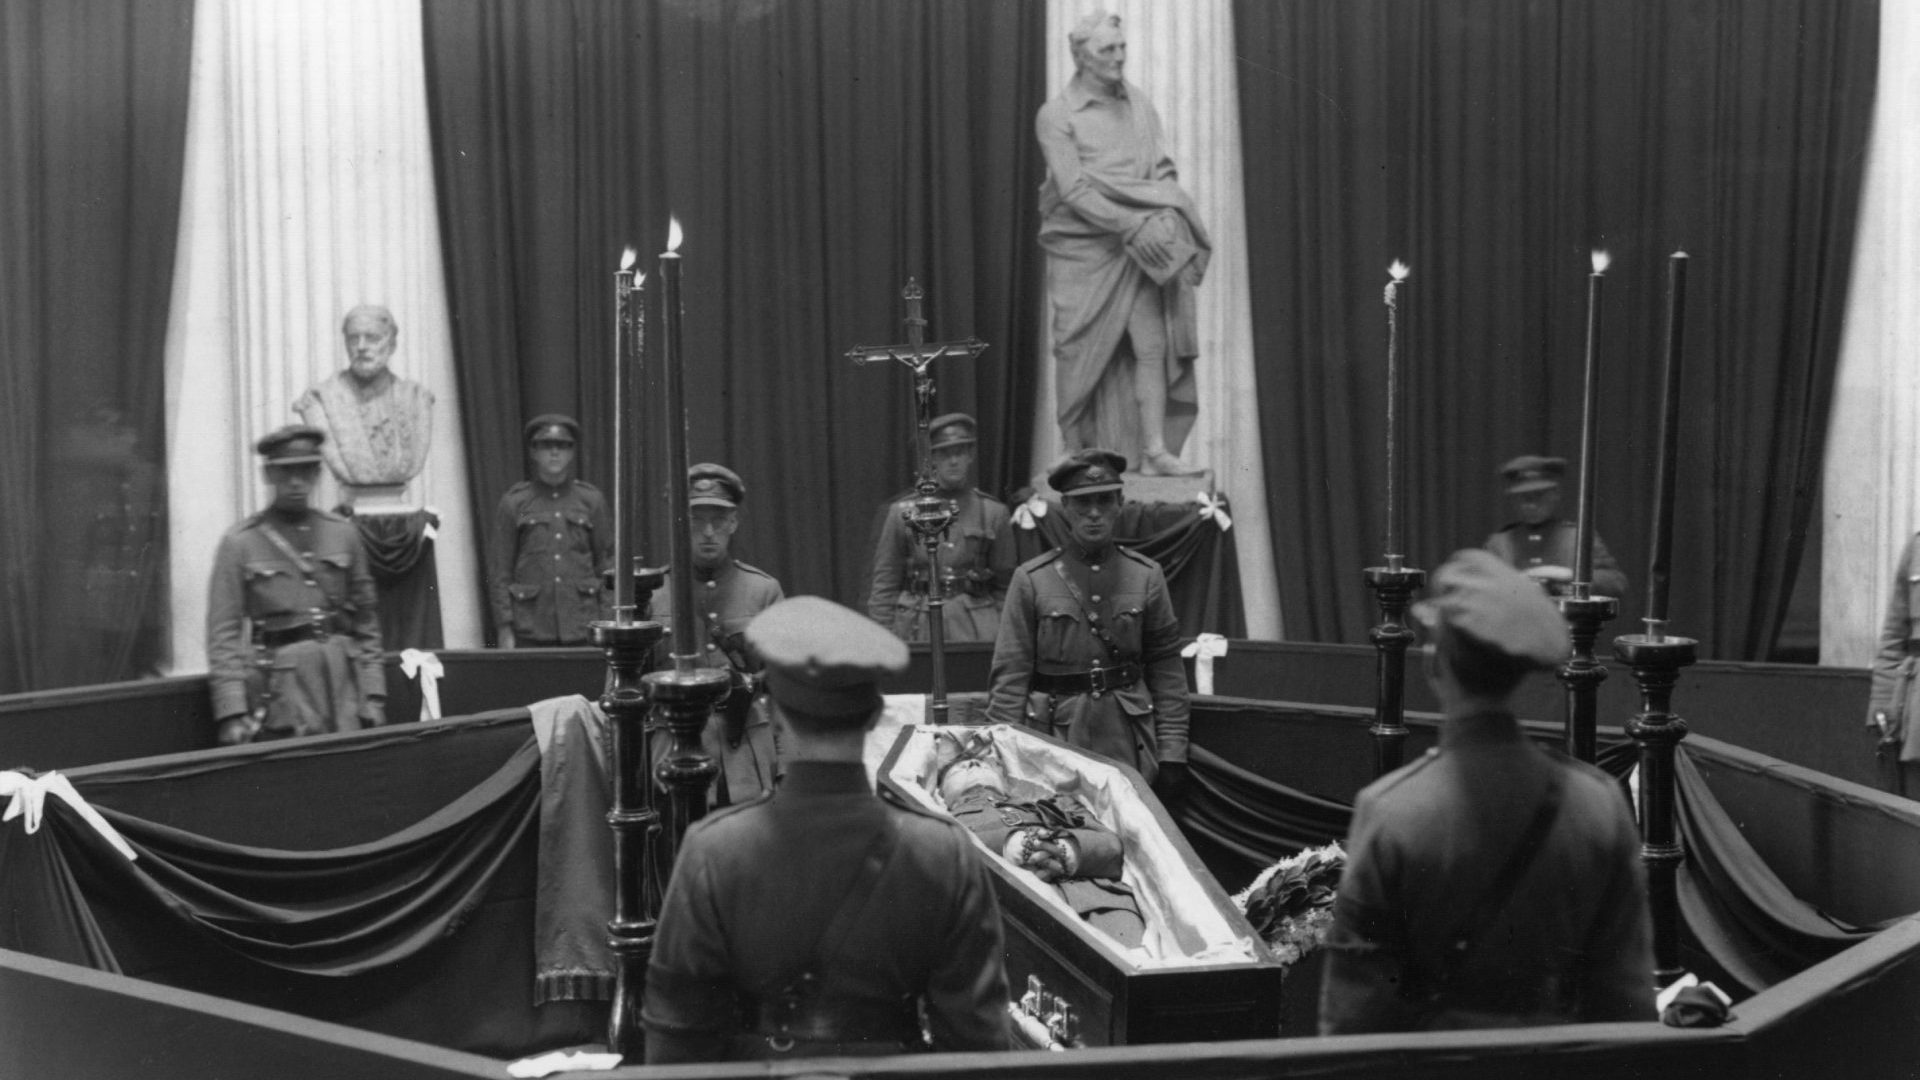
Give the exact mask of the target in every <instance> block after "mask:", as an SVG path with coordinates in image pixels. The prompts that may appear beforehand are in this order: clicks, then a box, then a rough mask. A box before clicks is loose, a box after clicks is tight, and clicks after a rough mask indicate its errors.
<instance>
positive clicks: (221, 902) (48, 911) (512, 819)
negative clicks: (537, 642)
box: [0, 739, 540, 977]
mask: <svg viewBox="0 0 1920 1080" xmlns="http://www.w3.org/2000/svg"><path fill="white" fill-rule="evenodd" d="M346 783H347V780H346V779H345V778H344V777H343V778H342V785H343V786H345V785H346ZM539 795H540V751H539V748H538V747H537V746H536V745H535V743H534V740H532V739H528V740H527V742H526V744H525V745H524V746H523V747H521V748H520V750H519V751H518V752H517V753H515V754H514V755H513V756H512V757H511V758H509V759H508V760H507V761H506V762H505V763H504V764H502V765H501V766H500V768H499V769H498V770H496V771H495V772H494V773H493V774H492V775H491V776H489V777H487V778H486V779H485V780H483V781H482V782H480V783H479V784H476V785H475V786H474V787H473V788H472V789H471V790H470V791H468V792H466V793H465V794H463V795H461V796H460V797H459V798H457V799H455V800H454V801H452V802H450V803H448V804H447V805H446V806H444V807H442V808H440V809H439V810H436V811H435V812H434V813H432V814H431V815H429V816H428V817H426V818H425V819H424V820H422V821H420V822H418V823H416V824H414V825H411V826H408V827H406V828H403V829H400V830H398V831H396V832H394V833H392V834H390V835H388V836H385V837H382V838H380V839H378V840H374V841H370V842H368V843H364V844H357V845H352V846H348V847H343V848H335V849H329V850H321V851H295V850H281V849H271V848H262V847H254V846H248V845H241V844H231V843H226V842H224V841H220V840H215V839H212V838H210V837H206V836H200V835H197V834H193V833H188V832H185V831H182V830H180V829H176V828H172V827H169V826H166V825H162V824H157V823H154V822H150V821H145V820H142V819H140V818H136V817H132V816H130V815H128V814H124V813H120V812H117V811H115V810H112V809H111V808H98V809H100V812H101V814H102V816H104V817H105V818H106V819H107V821H108V822H109V823H110V824H112V825H113V827H114V828H115V829H116V830H118V831H119V832H120V834H121V835H122V836H123V837H125V838H126V840H127V841H128V842H129V843H130V844H131V845H132V846H133V848H134V850H135V851H136V852H137V853H138V855H139V858H137V859H135V860H132V861H129V860H127V859H126V858H125V857H123V856H122V855H121V854H120V853H119V852H118V851H116V850H115V849H114V848H113V847H112V845H111V844H109V843H108V842H107V840H106V839H105V838H103V837H102V836H101V835H100V834H99V833H97V832H95V831H94V830H93V828H92V827H91V826H89V825H88V824H87V823H86V822H85V821H84V820H83V819H82V818H81V817H80V815H79V814H78V813H77V812H75V811H74V810H73V809H72V808H71V807H70V806H68V805H67V804H66V803H65V802H63V801H60V800H58V799H48V800H47V802H46V815H47V816H46V822H47V824H49V825H51V828H43V829H42V830H41V831H40V832H38V833H35V834H33V835H31V836H29V835H27V834H26V833H25V832H24V830H21V829H19V828H18V826H9V827H8V831H6V832H4V833H0V868H3V869H0V883H4V884H0V889H3V890H4V892H0V895H4V896H5V898H6V901H7V907H6V910H7V914H8V918H7V919H4V920H0V945H4V946H5V947H7V948H13V949H21V950H23V951H26V952H31V953H35V954H36V955H42V956H54V957H57V958H60V959H67V960H70V961H72V962H75V963H87V964H89V965H90V966H94V967H99V968H103V969H105V970H118V965H117V962H116V961H115V959H114V954H113V949H112V947H111V944H110V943H109V941H108V939H107V936H106V935H105V934H103V933H102V932H101V930H100V927H99V923H98V920H97V917H96V915H95V911H94V907H95V906H96V905H100V906H103V907H106V908H144V909H147V910H148V911H149V912H153V913H163V914H164V915H165V916H166V917H167V918H168V919H169V921H170V922H171V924H172V925H174V926H176V927H178V929H179V930H180V932H183V933H189V934H194V935H198V936H200V937H202V938H204V939H206V940H207V942H208V943H209V944H210V945H218V946H221V947H224V948H226V949H228V950H231V951H233V952H236V953H238V954H240V955H242V956H245V957H248V958H249V959H252V960H255V961H257V962H259V963H262V964H267V965H271V966H273V967H276V968H281V969H283V970H286V971H297V972H303V973H306V974H311V975H324V976H334V977H344V976H349V975H356V974H360V973H362V972H366V971H371V970H374V969H376V968H379V967H382V966H384V965H389V964H395V963H398V962H400V961H402V960H405V959H407V958H408V957H411V956H414V955H416V954H417V953H419V952H421V951H422V950H424V949H426V948H427V947H428V946H430V945H433V944H434V943H435V942H438V941H440V940H441V939H443V938H444V937H445V936H446V935H448V934H451V933H453V932H454V931H455V930H456V929H457V928H458V927H459V925H460V923H461V921H462V919H463V918H464V917H465V915H466V913H467V912H468V911H470V910H471V909H472V908H473V906H474V905H475V904H477V903H479V902H480V900H481V898H482V897H483V896H484V895H485V894H486V891H487V888H488V886H489V885H491V884H492V881H493V878H494V875H495V872H496V871H498V870H499V868H500V865H501V863H502V861H503V860H504V859H505V858H506V857H507V855H508V852H509V851H511V850H512V848H513V846H514V844H515V843H517V842H518V841H519V839H520V838H521V836H522V835H523V834H524V833H525V832H526V831H527V830H528V829H530V828H532V827H533V823H534V822H535V820H536V819H537V818H538V804H539Z"/></svg>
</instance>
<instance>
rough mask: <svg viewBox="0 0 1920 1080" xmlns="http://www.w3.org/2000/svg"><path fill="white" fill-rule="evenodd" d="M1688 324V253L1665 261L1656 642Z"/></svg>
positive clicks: (1652, 580)
mask: <svg viewBox="0 0 1920 1080" xmlns="http://www.w3.org/2000/svg"><path fill="white" fill-rule="evenodd" d="M1686 322H1687V253H1686V252H1684V251H1676V252H1674V253H1673V255H1672V256H1671V257H1669V258H1668V259H1667V347H1666V357H1665V359H1664V364H1665V380H1664V382H1663V384H1662V389H1661V392H1660V448H1659V451H1658V454H1659V457H1658V459H1657V460H1658V464H1657V469H1658V473H1657V475H1658V476H1659V480H1658V481H1657V482H1656V483H1655V485H1654V489H1653V540H1652V542H1651V543H1650V544H1649V545H1648V546H1649V548H1650V549H1651V554H1650V555H1649V556H1648V558H1647V613H1646V616H1645V620H1646V624H1647V636H1648V637H1651V638H1653V639H1655V640H1659V639H1660V638H1661V637H1662V636H1663V635H1664V633H1665V630H1666V627H1665V623H1666V619H1667V582H1668V580H1669V578H1670V577H1671V570H1670V567H1669V565H1668V561H1669V558H1670V556H1671V555H1672V552H1673V478H1674V472H1675V470H1676V468H1677V467H1678V465H1679V457H1678V454H1677V450H1678V447H1679V440H1680V367H1681V359H1682V358H1681V344H1682V339H1683V338H1684V337H1685V336H1686Z"/></svg>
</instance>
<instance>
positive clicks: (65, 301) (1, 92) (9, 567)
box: [0, 0, 193, 693]
mask: <svg viewBox="0 0 1920 1080" xmlns="http://www.w3.org/2000/svg"><path fill="white" fill-rule="evenodd" d="M192 37H193V2H192V0H72V2H63V3H57V4H48V3H42V2H39V0H0V236H4V237H6V243H4V244H0V505H4V506H5V507H6V508H7V510H6V513H5V514H4V515H0V693H16V692H20V691H24V690H38V689H46V688H50V687H55V686H70V685H78V684H83V683H94V682H112V681H116V680H124V679H132V678H135V677H138V676H139V675H141V674H144V673H146V672H147V671H149V670H151V668H152V666H153V664H154V662H155V660H156V658H157V656H158V651H159V648H160V642H161V626H162V624H163V622H164V616H165V613H166V605H167V592H166V589H165V588H164V570H165V567H166V523H165V515H164V508H165V505H166V490H165V474H166V469H165V454H164V450H163V442H164V438H163V436H164V422H165V421H164V418H165V401H166V394H165V379H164V373H165V371H164V354H163V350H164V346H165V342H166V327H167V308H168V302H169V298H170V295H171V290H172V283H173V256H174V247H175V239H176V234H177V232H178V228H179V212H180V180H181V170H182V164H183V160H184V154H185V145H186V120H187V74H188V54H189V49H190V45H191V42H192Z"/></svg>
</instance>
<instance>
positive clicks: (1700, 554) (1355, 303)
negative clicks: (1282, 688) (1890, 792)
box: [1234, 0, 1878, 660]
mask: <svg viewBox="0 0 1920 1080" xmlns="http://www.w3.org/2000/svg"><path fill="white" fill-rule="evenodd" d="M1234 14H1235V34H1236V40H1237V42H1238V48H1239V52H1240V56H1241V59H1240V63H1239V64H1238V69H1237V70H1238V80H1239V91H1240V108H1241V123H1242V131H1243V136H1244V159H1245V167H1246V173H1247V176H1248V178H1249V179H1248V182H1247V202H1248V206H1247V219H1248V220H1247V230H1248V235H1249V236H1252V237H1255V238H1256V242H1255V243H1254V244H1253V245H1252V246H1251V251H1250V274H1251V292H1252V296H1253V300H1254V303H1253V313H1254V314H1253V320H1254V321H1253V329H1254V341H1255V347H1256V349H1257V350H1258V355H1259V358H1260V360H1259V366H1260V374H1261V378H1260V384H1259V386H1258V388H1257V391H1256V392H1257V394H1258V396H1259V407H1260V415H1261V427H1262V430H1263V431H1264V432H1265V433H1266V440H1267V447H1268V450H1267V453H1268V464H1267V470H1266V475H1267V494H1268V496H1269V498H1270V500H1271V502H1272V504H1273V505H1274V506H1275V507H1278V508H1282V512H1280V513H1276V514H1275V516H1274V558H1275V563H1276V569H1277V572H1278V574H1279V581H1280V595H1281V601H1282V605H1283V612H1284V615H1285V620H1286V625H1287V628H1288V631H1289V633H1291V634H1293V635H1295V636H1298V637H1301V638H1304V639H1308V640H1323V641H1336V640H1337V641H1359V640H1361V639H1362V637H1363V635H1364V632H1365V630H1366V629H1367V627H1368V626H1369V625H1370V624H1371V623H1372V622H1373V621H1374V613H1373V604H1372V600H1371V597H1370V596H1369V595H1368V593H1367V592H1366V589H1365V587H1364V585H1363V584H1362V580H1361V577H1360V574H1359V573H1358V568H1360V567H1363V566H1367V565H1371V564H1373V563H1376V562H1378V561H1379V559H1380V556H1381V553H1382V551H1383V547H1382V540H1383V536H1382V530H1383V528H1384V526H1383V518H1384V505H1385V504H1384V498H1385V492H1384V487H1385V457H1386V452H1385V438H1386V436H1385V409H1384V405H1383V403H1384V398H1385V383H1386V373H1385V367H1386V363H1385V356H1386V315H1385V309H1384V306H1383V304H1382V301H1381V289H1382V287H1383V286H1384V284H1385V282H1386V280H1387V273H1386V270H1387V265H1388V263H1389V262H1391V261H1392V260H1394V259H1396V258H1400V259H1405V260H1406V261H1407V262H1408V263H1410V264H1411V266H1412V270H1413V274H1412V279H1411V286H1410V296H1409V298H1408V305H1407V306H1408V310H1409V315H1410V318H1411V322H1412V325H1411V327H1410V329H1408V330H1407V332H1406V335H1405V339H1404V347H1405V353H1404V360H1405V363H1406V367H1405V369H1404V370H1405V373H1406V378H1407V386H1408V391H1409V394H1410V397H1409V408H1408V420H1407V445H1406V446H1405V447H1404V450H1403V452H1404V455H1405V460H1406V461H1407V462H1408V463H1409V466H1408V474H1407V475H1408V476H1409V479H1410V483H1409V492H1410V496H1409V510H1408V525H1407V528H1408V537H1409V547H1410V555H1411V557H1412V559H1413V563H1414V565H1417V566H1425V567H1428V568H1432V567H1434V566H1437V565H1438V564H1439V563H1440V562H1441V561H1442V560H1444V558H1445V557H1446V556H1447V554H1448V553H1449V552H1451V551H1453V550H1455V549H1457V548H1460V547H1464V546H1469V545H1474V544H1478V543H1480V542H1481V541H1482V540H1483V539H1484V538H1485V537H1486V536H1487V534H1488V533H1490V532H1492V531H1493V530H1494V529H1495V528H1497V527H1498V526H1500V525H1501V524H1502V523H1503V522H1504V521H1506V520H1508V517H1507V513H1506V511H1505V508H1504V507H1503V505H1502V501H1501V500H1502V496H1501V493H1500V485H1499V483H1498V482H1497V479H1496V476H1495V470H1496V469H1497V467H1498V466H1499V465H1500V464H1501V463H1502V462H1503V461H1505V460H1507V459H1508V458H1510V457H1513V456H1515V455H1518V454H1522V453H1551V454H1560V455H1563V456H1567V457H1570V458H1574V457H1577V454H1578V450H1579V443H1580V410H1581V397H1582V391H1581V387H1582V383H1583V356H1584V341H1585V326H1586V277H1587V274H1588V273H1589V271H1590V264H1589V254H1590V251H1591V250H1592V249H1596V248H1598V249H1605V250H1607V251H1608V252H1609V253H1610V255H1611V256H1612V266H1611V268H1610V269H1609V270H1608V273H1607V282H1606V288H1605V294H1604V300H1603V304H1602V309H1601V310H1602V318H1603V332H1602V340H1601V352H1600V377H1599V396H1598V398H1597V410H1596V414H1597V420H1598V426H1597V429H1596V431H1597V441H1598V451H1599V452H1598V454H1597V456H1596V463H1595V470H1596V487H1595V492H1596V497H1595V514H1594V523H1595V528H1596V531H1597V532H1598V533H1599V535H1601V536H1602V537H1604V538H1605V539H1606V542H1607V544H1608V546H1609V547H1610V548H1611V549H1612V550H1613V552H1614V553H1615V554H1616V555H1617V556H1619V558H1620V560H1621V563H1622V566H1623V567H1624V568H1625V569H1626V570H1627V572H1628V574H1629V576H1630V577H1631V578H1632V584H1631V587H1630V589H1629V595H1628V596H1627V597H1624V598H1622V600H1623V603H1622V605H1621V607H1622V610H1621V612H1620V621H1619V625H1629V626H1630V625H1632V620H1633V619H1635V618H1637V617H1638V615H1639V614H1640V602H1639V601H1640V596H1641V592H1642V590H1644V588H1645V584H1646V582H1645V577H1646V572H1645V567H1646V565H1647V558H1648V554H1649V552H1648V547H1647V540H1646V537H1647V534H1648V532H1649V528H1650V524H1651V514H1652V502H1653V498H1652V490H1653V476H1652V470H1653V465H1654V453H1653V450H1654V443H1655V438H1656V432H1657V428H1658V422H1659V407H1660V406H1659V400H1660V386H1661V374H1660V355H1661V350H1660V344H1661V341H1662V335H1663V334H1664V325H1665V321H1664V320H1665V316H1664V310H1665V307H1664V300H1663V297H1664V291H1665V286H1664V280H1665V272H1666V270H1665V264H1666V261H1667V257H1668V255H1669V254H1670V253H1671V252H1673V251H1675V250H1685V251H1687V252H1688V253H1689V254H1690V256H1691V257H1692V258H1691V274H1690V280H1689V302H1688V307H1687V334H1686V365H1687V366H1686V370H1685V377H1684V380H1683V391H1682V392H1683V406H1682V427H1681V431H1680V439H1679V451H1680V467H1679V471H1678V508H1679V509H1678V514H1677V516H1676V519H1675V545H1674V552H1673V582H1674V584H1673V596H1672V607H1671V611H1670V614H1671V617H1672V619H1673V621H1674V623H1675V625H1676V626H1678V627H1682V628H1684V629H1685V632H1686V633H1688V634H1689V635H1691V636H1695V637H1698V638H1700V639H1701V641H1702V647H1703V651H1704V653H1705V654H1706V655H1709V656H1718V657H1723V658H1729V659H1745V660H1759V659H1765V658H1766V656H1767V654H1768V651H1769V650H1770V648H1771V647H1772V646H1773V644H1774V641H1775V639H1776V638H1777V636H1778V633H1779V629H1780V625H1781V623H1782V620H1783V619H1784V616H1785V613H1786V609H1787V605H1788V600H1789V597H1790V596H1791V594H1792V591H1793V584H1794V579H1795V575H1796V573H1797V572H1798V570H1799V567H1800V563H1801V559H1802V556H1803V554H1804V553H1805V551H1806V546H1807V543H1808V541H1809V536H1810V533H1811V529H1812V527H1813V525H1814V522H1815V518H1814V513H1813V512H1814V509H1815V505H1816V498H1817V485H1818V479H1819V474H1820V468H1821V462H1822V454H1823V444H1824V441H1825V434H1826V423H1827V412H1828V405H1829V402H1830V400H1831V392H1832V385H1833V377H1834V371H1835V367H1836V365H1837V362H1838V351H1839V331H1840V322H1841V314H1842V311H1843V309H1844V301H1845V295H1846V282H1847V275H1848V266H1849V260H1850V256H1851V252H1852V247H1853V232H1854V228H1855V223H1856V220H1857V217H1858V206H1859V192H1860V182H1861V176H1862V171H1863V168H1864V161H1865V148H1866V140H1867V134H1868V123H1869V119H1870V113H1871V104H1872V97H1873V87H1874V79H1875V70H1876V66H1877V60H1878V54H1877V49H1878V42H1877V38H1878V4H1877V2H1875V0H1839V2H1830V0H1682V2H1677V3H1667V4H1629V5H1621V4H1613V3H1607V2H1605V0H1567V2H1563V3H1551V4H1547V3H1539V2H1537V0H1459V2H1453V3H1446V4H1398V3H1391V2H1386V0H1309V2H1303V3H1289V4H1273V3H1266V2H1264V0H1236V3H1235V6H1234ZM1574 498H1575V489H1574V485H1572V484H1569V485H1568V486H1567V488H1566V498H1565V501H1564V502H1563V504H1562V510H1563V511H1564V512H1565V514H1566V516H1567V517H1569V519H1571V517H1572V516H1573V502H1574Z"/></svg>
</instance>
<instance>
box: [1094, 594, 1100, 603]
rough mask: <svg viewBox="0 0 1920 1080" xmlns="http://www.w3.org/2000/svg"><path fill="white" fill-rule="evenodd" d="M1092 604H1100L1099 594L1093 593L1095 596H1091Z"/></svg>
mask: <svg viewBox="0 0 1920 1080" xmlns="http://www.w3.org/2000/svg"><path fill="white" fill-rule="evenodd" d="M1093 602H1094V603H1096V604H1097V603H1099V602H1100V594H1099V593H1095V594H1094V595H1093Z"/></svg>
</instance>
